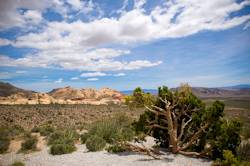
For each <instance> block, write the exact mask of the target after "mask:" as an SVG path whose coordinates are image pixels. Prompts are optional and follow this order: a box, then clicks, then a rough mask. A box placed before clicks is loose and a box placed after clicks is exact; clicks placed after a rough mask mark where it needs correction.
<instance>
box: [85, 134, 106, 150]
mask: <svg viewBox="0 0 250 166" xmlns="http://www.w3.org/2000/svg"><path fill="white" fill-rule="evenodd" d="M105 145H106V141H105V140H104V139H103V138H102V137H99V136H97V135H93V136H91V137H89V138H88V139H87V140H86V147H87V148H88V150H90V151H93V152H95V151H99V150H102V149H103V148H104V147H105Z"/></svg>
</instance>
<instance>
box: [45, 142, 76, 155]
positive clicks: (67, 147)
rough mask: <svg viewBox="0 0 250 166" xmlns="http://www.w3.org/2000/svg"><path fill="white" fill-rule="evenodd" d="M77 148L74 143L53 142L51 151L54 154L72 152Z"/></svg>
mask: <svg viewBox="0 0 250 166" xmlns="http://www.w3.org/2000/svg"><path fill="white" fill-rule="evenodd" d="M75 150H76V147H75V145H74V144H72V143H70V144H65V143H64V144H53V145H52V146H51V148H50V153H51V154H53V155H60V154H67V153H72V152H74V151H75Z"/></svg>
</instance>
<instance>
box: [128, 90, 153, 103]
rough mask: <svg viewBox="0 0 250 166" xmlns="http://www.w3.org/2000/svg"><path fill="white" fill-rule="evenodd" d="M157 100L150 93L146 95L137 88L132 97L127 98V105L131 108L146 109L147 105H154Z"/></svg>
mask: <svg viewBox="0 0 250 166" xmlns="http://www.w3.org/2000/svg"><path fill="white" fill-rule="evenodd" d="M154 100H155V98H154V96H153V95H151V94H150V93H144V91H143V90H142V89H141V88H140V87H137V88H135V90H134V91H133V94H132V95H131V96H126V97H125V103H126V104H127V105H128V106H130V107H144V106H145V105H151V104H153V102H154Z"/></svg>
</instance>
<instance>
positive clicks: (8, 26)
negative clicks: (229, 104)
mask: <svg viewBox="0 0 250 166" xmlns="http://www.w3.org/2000/svg"><path fill="white" fill-rule="evenodd" d="M0 81H4V82H10V83H13V84H14V85H17V86H19V87H22V88H26V89H32V90H36V91H48V90H51V89H52V88H57V87H63V86H66V85H70V86H73V87H77V88H79V87H94V88H100V87H111V88H114V89H118V90H127V89H133V88H134V87H136V86H141V87H143V88H156V87H157V86H160V85H167V86H170V87H175V86H178V85H179V84H180V83H181V82H188V83H189V84H191V85H192V86H207V87H219V86H229V85H236V84H249V83H250V1H249V0H245V1H244V0H243V1H242V0H203V1H201V0H169V1H167V0H81V1H80V0H68V1H66V0H39V1H34V0H0Z"/></svg>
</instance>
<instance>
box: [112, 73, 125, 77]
mask: <svg viewBox="0 0 250 166" xmlns="http://www.w3.org/2000/svg"><path fill="white" fill-rule="evenodd" d="M125 75H126V74H125V73H117V74H114V75H113V76H115V77H122V76H125Z"/></svg>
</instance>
